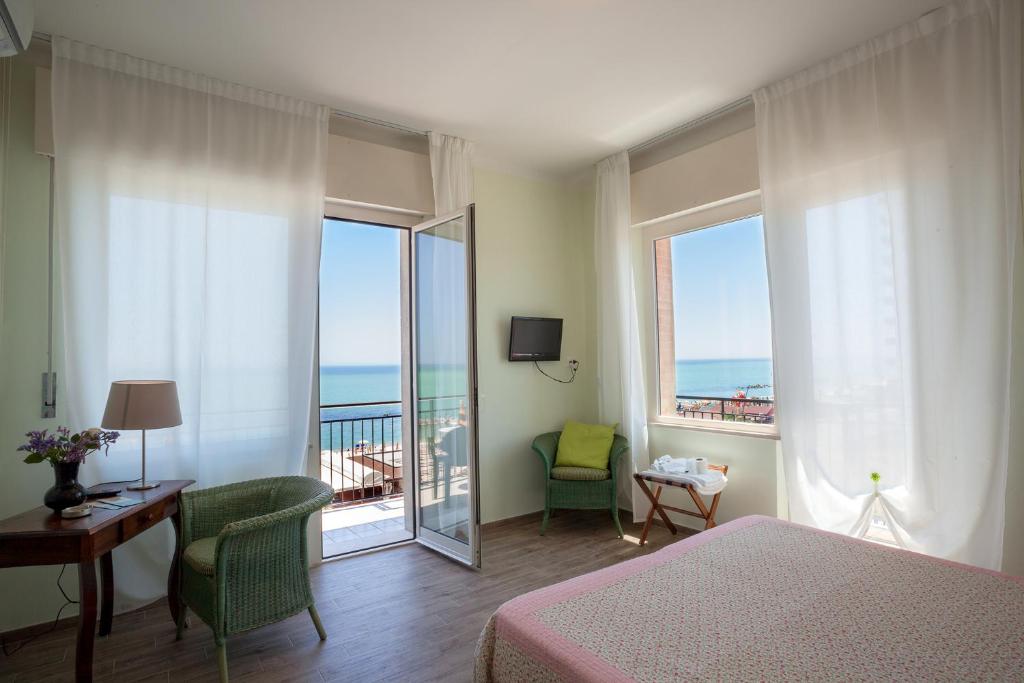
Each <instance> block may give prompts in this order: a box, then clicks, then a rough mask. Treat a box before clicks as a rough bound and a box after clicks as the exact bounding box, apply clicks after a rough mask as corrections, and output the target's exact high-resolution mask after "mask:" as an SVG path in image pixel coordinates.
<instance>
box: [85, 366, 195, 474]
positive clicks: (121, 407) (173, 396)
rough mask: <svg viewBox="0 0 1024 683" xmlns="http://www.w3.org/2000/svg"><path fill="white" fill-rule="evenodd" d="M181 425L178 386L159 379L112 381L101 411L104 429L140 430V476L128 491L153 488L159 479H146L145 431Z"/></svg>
mask: <svg viewBox="0 0 1024 683" xmlns="http://www.w3.org/2000/svg"><path fill="white" fill-rule="evenodd" d="M180 424H181V408H180V407H179V406H178V386H177V385H176V384H175V383H174V382H172V381H170V380H163V379H132V380H121V381H118V382H112V383H111V384H110V393H109V394H107V409H106V410H105V411H104V412H103V422H102V423H101V424H100V426H101V427H103V428H104V429H117V430H119V431H120V430H125V429H141V430H142V479H140V480H139V483H138V484H132V485H131V486H129V487H128V489H129V490H130V491H145V490H147V489H152V488H156V487H157V486H159V485H160V482H158V481H153V482H147V481H146V430H147V429H163V428H165V427H177V426H178V425H180Z"/></svg>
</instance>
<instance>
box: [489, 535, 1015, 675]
mask: <svg viewBox="0 0 1024 683" xmlns="http://www.w3.org/2000/svg"><path fill="white" fill-rule="evenodd" d="M475 678H476V681H478V682H480V683H483V682H485V681H493V682H495V683H504V682H506V681H508V682H512V681H515V682H519V681H573V682H575V681H651V682H652V683H653V682H658V683H661V682H662V681H683V680H685V681H704V680H726V681H735V680H758V681H765V680H767V681H777V680H804V681H822V680H847V681H861V680H864V681H866V680H872V681H875V680H901V681H937V680H948V681H963V680H999V681H1005V680H1024V579H1020V578H1016V577H1011V576H1008V575H1006V574H1000V573H998V572H991V571H987V570H983V569H978V568H975V567H968V566H966V565H961V564H957V563H953V562H946V561H942V560H937V559H935V558H931V557H926V556H924V555H919V554H916V553H910V552H906V551H903V550H897V549H892V548H887V547H883V546H879V545H875V544H871V543H867V542H864V541H859V540H855V539H851V538H847V537H845V536H838V535H835V534H830V533H826V532H822V531H817V530H814V529H810V528H807V527H804V526H800V525H797V524H790V523H788V522H782V521H779V520H776V519H771V518H768V517H744V518H742V519H738V520H735V521H733V522H729V523H727V524H722V525H721V526H719V527H716V528H715V529H712V530H710V531H705V532H703V533H700V534H697V535H695V536H692V537H690V538H687V539H685V540H683V541H680V542H678V543H674V544H672V545H670V546H668V547H666V548H663V549H662V550H660V551H658V552H657V553H653V554H651V555H647V556H644V557H640V558H637V559H635V560H630V561H628V562H623V563H621V564H618V565H615V566H613V567H608V568H607V569H603V570H601V571H597V572H593V573H591V574H586V575H584V576H580V577H577V578H575V579H571V580H569V581H565V582H563V583H559V584H556V585H554V586H549V587H547V588H543V589H541V590H538V591H534V592H532V593H527V594H526V595H521V596H519V597H518V598H515V599H514V600H510V601H509V602H507V603H505V604H504V605H502V606H501V607H500V608H498V610H497V611H496V612H495V613H494V615H492V616H491V618H490V620H489V621H488V622H487V626H486V627H485V629H484V631H483V633H482V634H481V636H480V642H479V644H478V645H477V659H476V671H475Z"/></svg>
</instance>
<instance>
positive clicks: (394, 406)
mask: <svg viewBox="0 0 1024 683" xmlns="http://www.w3.org/2000/svg"><path fill="white" fill-rule="evenodd" d="M580 372H586V368H582V367H581V368H580ZM450 378H451V373H449V372H446V371H444V369H443V368H426V369H425V370H424V371H422V373H421V375H420V379H419V383H420V387H421V394H422V395H424V396H432V397H435V398H433V399H432V400H431V401H430V402H429V405H427V406H426V408H427V409H430V410H434V411H437V413H438V414H441V415H446V414H447V415H456V414H457V413H458V411H459V410H460V409H461V408H460V405H459V399H458V398H448V397H451V396H453V395H454V394H457V393H458V389H457V388H456V386H455V384H457V382H452V381H451V379H450ZM456 379H457V378H456ZM738 390H742V391H744V392H746V395H747V397H748V398H772V397H773V396H774V390H773V388H772V362H771V359H770V358H718V359H701V360H677V361H676V393H677V394H680V395H686V396H707V397H721V398H729V397H731V396H734V395H735V393H736V392H737V391H738ZM401 397H402V375H401V369H400V368H399V366H397V365H333V366H321V368H320V405H321V406H330V405H337V404H348V403H364V404H365V403H373V404H376V405H360V406H351V407H344V408H339V407H335V408H321V409H320V420H321V422H325V421H331V420H335V421H341V420H344V421H345V422H335V423H334V427H333V428H332V427H329V426H327V425H326V424H325V425H323V426H322V428H321V440H322V443H323V444H324V447H325V448H326V447H327V444H328V443H333V444H334V447H335V448H337V447H339V446H340V447H342V448H349V447H350V446H351V445H352V443H356V442H358V441H363V440H365V441H370V442H373V443H375V444H381V443H390V442H393V441H397V440H398V439H400V438H401V420H400V419H398V418H399V416H401V413H402V405H401ZM357 418H379V419H376V420H372V421H370V422H355V423H353V422H349V421H348V420H353V419H357ZM331 429H333V430H334V431H333V432H332V431H331Z"/></svg>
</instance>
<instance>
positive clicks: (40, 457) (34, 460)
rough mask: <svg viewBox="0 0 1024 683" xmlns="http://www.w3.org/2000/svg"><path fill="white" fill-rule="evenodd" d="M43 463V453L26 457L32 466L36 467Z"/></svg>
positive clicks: (26, 460)
mask: <svg viewBox="0 0 1024 683" xmlns="http://www.w3.org/2000/svg"><path fill="white" fill-rule="evenodd" d="M42 461H43V454H42V453H29V454H28V455H26V456H25V462H27V463H28V464H30V465H34V464H35V463H37V462H42Z"/></svg>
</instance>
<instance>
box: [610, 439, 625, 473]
mask: <svg viewBox="0 0 1024 683" xmlns="http://www.w3.org/2000/svg"><path fill="white" fill-rule="evenodd" d="M628 450H629V440H627V439H626V437H624V436H622V435H621V434H616V435H615V439H613V440H612V450H611V451H610V452H609V453H608V469H609V470H611V473H612V481H615V480H617V479H618V477H617V476H616V474H617V472H618V471H619V460H621V459H622V456H623V455H624V454H625V453H626V451H628Z"/></svg>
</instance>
